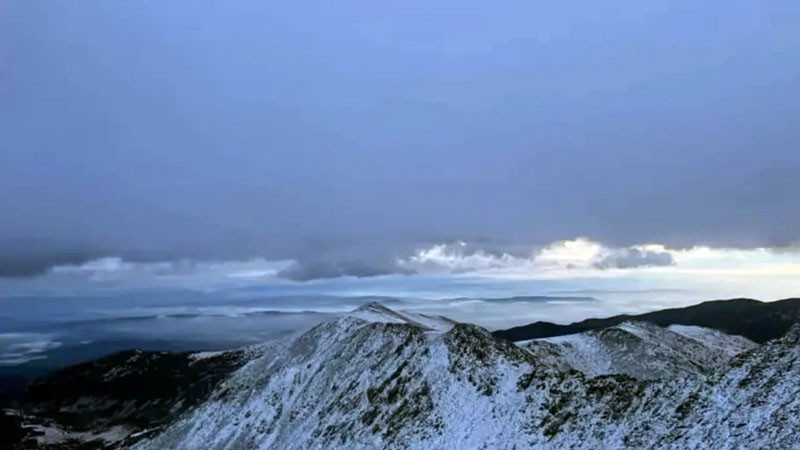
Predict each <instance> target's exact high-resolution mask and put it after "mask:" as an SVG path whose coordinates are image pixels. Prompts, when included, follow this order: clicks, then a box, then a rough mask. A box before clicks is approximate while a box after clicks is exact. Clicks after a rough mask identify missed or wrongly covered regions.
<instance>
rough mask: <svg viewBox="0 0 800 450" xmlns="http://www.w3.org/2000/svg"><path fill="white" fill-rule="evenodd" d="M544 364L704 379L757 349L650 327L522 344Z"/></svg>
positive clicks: (737, 340) (627, 326)
mask: <svg viewBox="0 0 800 450" xmlns="http://www.w3.org/2000/svg"><path fill="white" fill-rule="evenodd" d="M521 345H522V346H523V348H525V349H527V350H529V351H531V352H532V353H533V354H534V355H535V356H536V357H537V359H538V360H539V361H543V362H547V363H548V364H550V365H552V366H554V367H558V368H561V369H562V370H563V369H575V370H578V371H580V372H583V373H585V374H586V375H589V376H598V375H609V374H626V375H630V376H632V377H634V378H639V379H657V378H670V377H674V376H676V375H679V374H701V373H706V372H708V371H709V370H712V369H713V368H714V367H715V366H717V365H719V364H720V363H723V362H726V361H728V360H729V359H730V358H731V357H733V356H735V355H736V354H738V353H741V352H743V351H746V350H750V349H753V348H755V347H756V344H755V343H753V342H751V341H749V340H747V339H745V338H742V337H739V336H728V335H726V334H724V333H721V332H719V331H715V330H710V329H705V328H700V327H684V326H672V327H670V328H662V327H659V326H657V325H653V324H650V323H646V322H624V323H621V324H619V325H615V326H613V327H609V328H604V329H601V330H591V331H587V332H585V333H578V334H571V335H566V336H558V337H553V338H544V339H537V340H533V341H527V342H524V343H521Z"/></svg>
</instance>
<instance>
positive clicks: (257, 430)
mask: <svg viewBox="0 0 800 450" xmlns="http://www.w3.org/2000/svg"><path fill="white" fill-rule="evenodd" d="M416 319H417V318H412V317H410V316H409V315H407V314H404V313H402V312H395V311H391V310H388V308H384V307H380V308H378V307H374V306H369V307H365V308H363V309H360V310H359V311H355V312H354V313H353V314H351V315H349V316H347V317H343V318H340V319H337V320H335V321H332V322H328V323H324V324H321V325H319V326H317V327H315V328H313V329H312V330H310V331H308V332H307V333H304V334H303V335H301V336H299V337H297V338H296V339H294V340H293V341H292V342H290V343H288V344H287V345H286V346H285V347H283V348H282V349H280V350H278V351H275V352H270V353H268V354H265V355H264V356H262V357H261V358H258V359H255V360H253V361H251V362H250V363H248V364H247V365H245V366H243V367H242V368H240V369H239V370H238V371H237V372H235V373H234V374H233V375H232V376H231V378H230V379H228V380H227V381H225V382H223V383H222V384H221V385H220V386H218V388H217V390H216V392H215V394H214V395H212V397H211V399H210V400H209V401H207V402H206V403H205V404H203V405H201V406H200V407H199V408H197V409H196V410H194V411H193V412H191V413H190V414H188V415H187V416H185V417H184V418H183V419H181V420H179V421H178V422H176V423H174V424H172V425H171V426H169V427H167V428H166V429H165V430H164V431H163V432H161V433H159V434H158V435H156V436H155V437H152V438H150V439H146V440H143V441H141V442H139V443H137V444H136V445H135V446H134V448H136V449H138V450H148V449H152V450H162V449H197V448H204V449H228V450H237V449H321V448H325V449H407V448H408V449H473V448H475V449H479V448H486V449H514V448H517V449H521V448H544V449H562V448H592V449H593V448H604V449H615V448H675V449H684V448H710V447H713V448H798V445H799V444H798V443H800V395H798V394H800V388H798V386H797V379H798V377H800V328H797V329H795V330H794V331H793V332H790V334H788V335H787V336H786V337H785V338H782V339H780V340H777V341H774V342H771V343H769V344H766V345H764V346H762V347H759V348H754V349H753V350H751V351H746V352H744V353H741V354H739V356H735V357H733V358H732V359H730V360H729V356H728V354H727V353H725V351H723V350H726V351H727V350H729V349H731V348H734V347H733V346H731V345H729V343H728V341H727V340H726V339H725V337H724V336H719V335H713V334H709V333H706V332H704V331H702V330H701V331H698V330H689V331H687V330H685V329H679V330H677V331H676V330H670V329H665V328H660V327H656V326H654V325H650V324H640V323H626V324H621V325H620V326H617V327H612V328H609V329H605V330H597V331H595V332H589V333H584V334H581V335H572V336H564V337H559V338H548V339H546V340H542V341H541V342H530V343H528V344H527V345H523V346H521V347H520V346H515V345H513V344H510V343H507V342H505V341H501V340H499V339H496V338H494V337H492V336H491V335H490V334H489V333H488V332H487V331H486V330H483V329H481V328H479V327H476V326H472V325H466V324H457V325H451V326H450V327H449V329H448V330H447V331H437V330H436V329H433V327H429V326H428V325H427V324H425V325H424V326H420V325H421V324H422V322H417V320H416ZM678 331H680V332H678ZM689 335H691V337H689ZM531 345H532V346H533V347H534V350H529V349H528V347H530V346H531ZM565 349H566V350H565ZM545 350H547V351H552V352H553V353H552V354H551V353H547V352H545ZM592 352H599V353H600V355H599V356H597V355H593V354H592ZM625 352H628V353H630V355H629V357H624V356H625ZM565 355H566V356H565ZM565 357H566V358H567V359H568V360H569V361H570V364H576V365H577V364H578V363H579V362H580V363H581V364H583V368H584V370H585V371H586V373H582V372H580V371H574V370H564V369H563V368H562V367H560V366H559V364H558V363H559V362H560V363H563V361H564V358H565ZM570 358H571V359H570ZM613 358H622V359H620V360H614V359H613ZM637 359H641V360H643V361H637ZM709 361H711V362H718V364H717V365H716V366H712V365H708V364H706V363H708V362H709ZM698 365H702V367H699V368H698V367H696V368H695V369H691V368H692V367H695V366H698ZM627 366H630V367H629V368H628V369H626V367H627ZM705 367H714V370H713V371H709V370H707V369H705ZM656 369H658V370H661V372H658V373H659V374H660V376H659V377H649V376H648V377H642V378H646V379H636V378H631V377H629V376H620V375H606V376H595V374H596V373H597V372H608V371H613V370H622V372H620V373H625V370H627V371H630V372H632V373H638V374H640V375H652V374H653V373H654V371H655V370H656Z"/></svg>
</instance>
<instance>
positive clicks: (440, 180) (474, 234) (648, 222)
mask: <svg viewBox="0 0 800 450" xmlns="http://www.w3.org/2000/svg"><path fill="white" fill-rule="evenodd" d="M798 23H800V3H798V2H796V1H788V0H787V1H758V2H754V1H736V0H733V1H731V0H726V1H721V0H713V1H704V2H697V1H683V0H679V1H664V0H653V1H647V2H642V1H635V0H612V1H607V2H595V1H589V0H573V1H566V2H549V3H547V2H524V1H516V2H514V1H498V2H479V1H472V0H467V1H465V0H458V1H455V0H443V1H436V2H430V1H416V0H412V1H407V2H374V1H363V2H358V1H348V0H345V1H337V2H307V1H300V2H264V1H236V2H229V1H225V2H212V1H205V2H127V1H125V2H123V1H107V0H102V1H99V0H98V1H89V0H86V1H80V2H67V1H63V2H56V1H30V0H28V1H8V0H5V1H2V2H0V275H25V274H31V273H35V272H37V271H40V270H42V269H43V268H46V267H47V266H49V265H51V264H54V263H63V262H81V261H84V260H86V259H89V258H94V257H98V256H108V255H114V256H122V257H125V258H128V259H133V260H136V259H141V260H151V259H170V258H183V257H191V258H231V259H235V258H245V257H253V256H263V257H266V258H295V259H300V260H308V261H316V260H318V259H325V258H331V257H332V256H331V255H346V258H348V259H349V260H351V263H352V262H353V261H362V260H363V261H366V262H364V263H363V264H364V265H369V264H373V263H375V262H376V261H381V260H382V258H384V257H385V255H389V254H396V253H398V252H403V251H405V250H404V249H408V248H411V247H413V246H415V245H419V244H421V243H432V242H442V241H447V240H452V239H462V240H466V241H469V242H485V243H486V245H487V247H499V248H513V247H515V246H531V245H543V244H546V243H548V242H551V241H554V240H558V239H568V238H573V237H576V236H587V237H590V238H592V239H596V240H599V241H602V242H604V243H607V244H609V245H631V244H636V243H643V242H658V243H663V244H666V245H670V246H673V247H680V246H689V245H694V244H710V245H715V246H740V247H752V246H761V245H767V246H781V245H787V244H791V243H796V242H797V241H798V238H800V225H799V224H800V201H799V200H798V195H797V194H798V173H800V148H799V147H800V146H799V145H798V144H800V126H798V122H799V121H800V27H798V26H797V25H798ZM336 257H340V256H336ZM375 264H378V267H373V268H364V267H359V268H358V269H357V271H362V272H369V271H370V270H375V271H376V272H380V271H381V270H382V268H381V267H379V266H380V264H379V263H375Z"/></svg>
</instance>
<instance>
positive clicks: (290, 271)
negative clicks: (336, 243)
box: [277, 259, 414, 281]
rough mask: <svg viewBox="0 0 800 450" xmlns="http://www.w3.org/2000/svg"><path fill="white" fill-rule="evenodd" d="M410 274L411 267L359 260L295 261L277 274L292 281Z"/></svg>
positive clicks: (411, 271)
mask: <svg viewBox="0 0 800 450" xmlns="http://www.w3.org/2000/svg"><path fill="white" fill-rule="evenodd" d="M395 273H401V274H411V273H414V271H413V270H412V269H409V268H404V267H401V266H399V265H396V264H392V263H379V264H375V263H369V262H366V261H361V260H355V259H351V260H334V261H320V260H317V261H295V262H294V263H293V264H292V265H290V266H289V267H287V268H285V269H283V270H281V271H279V272H278V273H277V276H279V277H281V278H286V279H288V280H293V281H311V280H319V279H326V278H339V277H356V278H365V277H375V276H379V275H389V274H395Z"/></svg>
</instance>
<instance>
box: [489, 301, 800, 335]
mask: <svg viewBox="0 0 800 450" xmlns="http://www.w3.org/2000/svg"><path fill="white" fill-rule="evenodd" d="M798 320H800V298H788V299H785V300H779V301H775V302H761V301H758V300H752V299H746V298H742V299H733V300H714V301H709V302H704V303H700V304H698V305H693V306H687V307H685V308H672V309H663V310H660V311H654V312H649V313H645V314H637V315H628V314H622V315H618V316H613V317H608V318H605V319H586V320H582V321H580V322H574V323H571V324H569V325H557V324H554V323H551V322H535V323H532V324H530V325H523V326H519V327H514V328H509V329H507V330H500V331H495V332H494V333H492V334H494V335H495V336H497V337H500V338H503V339H508V340H510V341H524V340H529V339H540V338H547V337H554V336H564V335H567V334H575V333H582V332H585V331H589V330H596V329H601V328H608V327H613V326H615V325H619V324H621V323H623V322H627V321H636V322H648V323H652V324H655V325H659V326H662V327H666V326H669V325H693V326H698V327H705V328H711V329H714V330H719V331H722V332H723V333H726V334H732V335H737V336H743V337H746V338H747V339H750V340H752V341H754V342H757V343H764V342H767V341H769V340H771V339H775V338H778V337H780V336H783V335H784V334H785V333H786V331H788V330H789V328H790V327H791V326H792V325H793V324H794V323H795V322H797V321H798Z"/></svg>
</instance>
